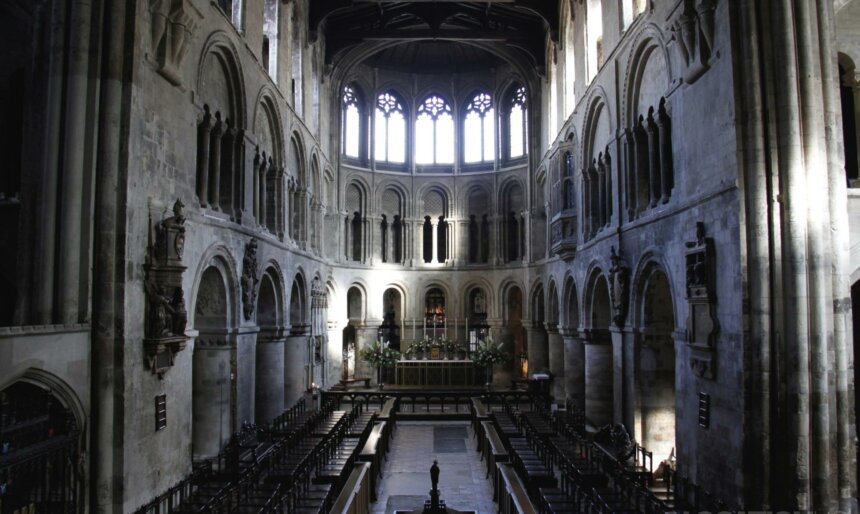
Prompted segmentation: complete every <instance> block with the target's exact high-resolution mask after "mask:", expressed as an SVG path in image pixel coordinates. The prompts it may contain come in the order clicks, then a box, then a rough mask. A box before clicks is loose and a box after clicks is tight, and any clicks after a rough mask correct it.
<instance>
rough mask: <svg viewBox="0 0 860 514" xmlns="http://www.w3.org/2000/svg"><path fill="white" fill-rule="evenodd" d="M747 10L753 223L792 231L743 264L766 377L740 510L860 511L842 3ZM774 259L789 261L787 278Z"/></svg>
mask: <svg viewBox="0 0 860 514" xmlns="http://www.w3.org/2000/svg"><path fill="white" fill-rule="evenodd" d="M741 4H742V5H741V6H740V9H739V10H738V11H737V14H738V15H739V16H738V23H737V24H738V26H739V30H738V34H739V35H741V37H740V38H738V41H737V46H738V50H739V52H740V53H739V54H738V55H743V56H745V57H744V58H743V59H738V64H739V65H740V67H739V68H738V69H739V71H740V72H741V73H742V75H739V76H743V77H744V80H743V81H738V82H737V85H739V86H740V88H739V89H738V91H737V93H736V97H737V104H738V105H739V107H740V108H741V109H742V112H746V113H750V116H748V117H745V119H744V120H741V121H740V122H739V124H740V125H741V126H740V127H739V130H740V132H739V133H741V134H744V135H745V139H744V140H743V141H741V143H742V145H743V147H744V148H745V152H744V155H743V156H742V157H743V160H742V161H741V162H740V164H741V170H740V173H742V174H743V180H744V183H745V184H746V186H745V188H744V189H745V192H744V198H743V200H744V202H745V204H744V209H745V211H746V212H748V213H749V216H748V217H747V218H746V220H747V221H746V223H747V225H748V226H749V232H748V233H749V234H767V233H774V232H775V233H777V234H779V237H770V238H764V237H752V236H750V237H748V238H747V240H746V243H747V244H748V251H747V255H745V256H742V257H743V258H744V260H743V261H742V263H741V264H742V267H744V269H747V270H748V271H747V272H746V274H745V276H746V277H747V278H748V280H747V282H746V284H747V290H748V294H749V297H750V302H749V303H750V308H749V309H747V310H748V311H749V312H750V317H749V327H750V328H749V336H748V340H747V341H745V343H746V347H745V359H744V362H750V363H751V367H752V371H753V373H752V374H751V375H750V376H749V378H748V388H746V390H748V391H750V392H751V393H752V394H751V395H745V397H744V399H743V400H744V402H743V404H742V406H743V409H744V413H743V414H744V416H745V418H747V419H748V420H749V423H748V424H747V425H746V426H747V427H748V428H747V429H746V431H745V432H744V445H743V448H742V449H741V450H742V451H739V452H736V453H739V454H740V455H739V456H738V457H736V459H737V460H738V461H739V462H742V463H743V473H744V474H743V477H744V478H745V480H744V483H745V484H747V486H746V489H744V490H743V492H742V495H740V494H736V496H738V497H739V500H738V501H737V503H738V504H741V505H744V504H746V505H764V506H765V508H774V507H778V508H780V509H785V510H816V511H821V512H825V511H827V512H832V511H836V510H841V511H845V512H849V511H850V512H856V511H857V486H856V478H857V477H856V462H855V461H856V434H855V429H854V426H855V413H854V412H853V411H854V407H853V404H852V400H851V399H852V398H853V394H854V393H853V384H852V383H851V382H852V380H851V376H850V369H851V367H850V366H851V362H852V349H851V328H850V327H851V321H850V316H851V314H850V309H849V308H848V306H849V305H850V297H849V294H850V282H849V269H848V258H849V248H848V240H847V239H848V238H847V226H848V218H847V205H846V203H847V194H846V191H845V186H846V184H845V175H844V156H843V154H842V152H841V151H840V148H839V137H840V136H839V133H840V131H839V130H838V129H837V130H831V129H830V126H832V125H834V123H838V122H836V121H835V120H838V119H839V118H838V117H839V110H840V105H839V104H840V102H839V96H838V80H837V77H836V76H835V75H836V70H837V62H836V57H835V56H836V49H835V44H834V41H835V29H834V24H835V22H834V5H833V2H827V1H824V0H821V1H816V2H764V3H759V2H753V3H749V4H747V3H743V2H742V3H741ZM760 49H768V50H769V51H767V52H761V51H760ZM765 88H767V89H768V90H769V91H771V93H767V92H766V91H765ZM772 184H779V193H780V195H779V196H780V205H779V210H780V215H779V216H778V217H777V218H776V219H774V217H773V212H772V211H773V206H772V203H773V201H774V196H775V193H774V192H773V190H772ZM774 241H776V243H778V244H774ZM775 261H776V262H785V263H788V264H787V265H786V266H785V269H784V270H783V271H782V273H779V274H777V275H773V274H771V273H770V268H769V263H772V262H775ZM773 291H784V294H783V295H774V294H773ZM745 333H746V332H745ZM786 362H787V363H790V365H788V366H785V365H784V364H785V363H786ZM721 375H722V374H721V372H720V369H717V377H716V379H717V380H722V378H721ZM774 377H780V380H774ZM738 408H740V407H738ZM741 459H742V460H741ZM726 463H727V461H725V460H723V461H721V462H720V464H721V468H722V466H725V465H726ZM718 471H719V470H715V472H718Z"/></svg>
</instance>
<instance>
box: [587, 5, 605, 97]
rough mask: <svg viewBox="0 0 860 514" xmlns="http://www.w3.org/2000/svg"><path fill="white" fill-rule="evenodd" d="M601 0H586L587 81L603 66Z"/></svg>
mask: <svg viewBox="0 0 860 514" xmlns="http://www.w3.org/2000/svg"><path fill="white" fill-rule="evenodd" d="M600 2H601V0H588V12H587V13H586V20H588V21H587V26H586V31H587V37H588V81H589V82H591V80H592V79H593V78H594V77H595V75H597V70H599V69H600V67H601V66H603V15H602V14H601V13H602V6H601V3H600Z"/></svg>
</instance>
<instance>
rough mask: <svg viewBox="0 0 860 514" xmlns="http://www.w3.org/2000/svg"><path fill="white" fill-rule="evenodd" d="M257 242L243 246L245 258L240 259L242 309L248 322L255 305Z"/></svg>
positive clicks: (252, 241)
mask: <svg viewBox="0 0 860 514" xmlns="http://www.w3.org/2000/svg"><path fill="white" fill-rule="evenodd" d="M259 282H260V279H259V278H258V277H257V240H256V239H251V241H250V242H249V243H248V244H247V245H246V246H245V257H244V258H243V259H242V307H243V312H244V314H245V319H246V320H250V319H251V317H252V316H253V315H254V310H255V306H256V304H257V283H259Z"/></svg>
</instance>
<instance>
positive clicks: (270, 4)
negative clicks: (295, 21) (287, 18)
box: [261, 0, 280, 83]
mask: <svg viewBox="0 0 860 514" xmlns="http://www.w3.org/2000/svg"><path fill="white" fill-rule="evenodd" d="M279 4H280V2H278V0H266V1H265V2H264V3H263V55H262V59H261V60H262V63H263V67H264V68H266V71H267V72H269V77H271V78H272V80H273V81H274V82H276V83H277V82H278V5H279Z"/></svg>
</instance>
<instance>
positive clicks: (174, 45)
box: [149, 0, 202, 86]
mask: <svg viewBox="0 0 860 514" xmlns="http://www.w3.org/2000/svg"><path fill="white" fill-rule="evenodd" d="M149 12H150V15H151V16H152V23H151V29H152V33H151V36H152V51H153V54H154V57H155V61H156V66H157V67H158V68H157V69H158V73H160V74H161V75H162V76H163V77H164V78H165V79H167V81H168V82H170V83H171V84H173V85H174V86H181V85H182V77H181V72H180V70H181V69H182V61H183V59H184V58H185V53H186V51H187V50H188V43H189V42H190V41H191V38H192V36H193V35H194V30H195V29H196V28H197V22H198V20H200V19H201V18H202V15H201V14H200V12H199V11H198V10H197V9H196V8H195V7H194V5H193V2H191V0H150V3H149Z"/></svg>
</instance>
